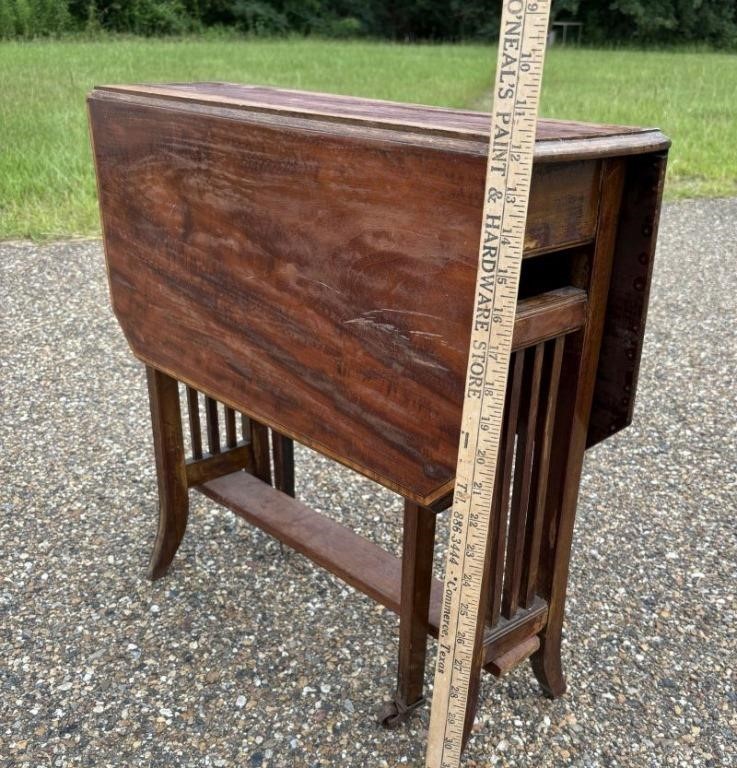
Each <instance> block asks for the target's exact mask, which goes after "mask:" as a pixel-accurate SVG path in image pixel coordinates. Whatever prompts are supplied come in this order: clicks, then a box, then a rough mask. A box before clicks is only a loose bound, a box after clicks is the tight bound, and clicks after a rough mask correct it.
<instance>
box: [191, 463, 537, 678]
mask: <svg viewBox="0 0 737 768" xmlns="http://www.w3.org/2000/svg"><path fill="white" fill-rule="evenodd" d="M197 490H199V491H200V492H201V493H203V494H205V495H206V496H208V497H209V498H211V499H213V501H216V502H218V503H219V504H222V505H223V506H224V507H227V508H228V509H230V510H231V511H232V512H234V513H235V514H236V515H238V516H239V517H242V518H244V519H245V520H247V521H248V522H249V523H251V524H252V525H255V526H256V527H258V528H260V529H261V530H263V531H265V532H266V533H268V534H270V535H271V536H274V537H275V538H276V539H278V540H279V541H282V542H284V543H285V544H286V545H287V546H289V547H291V548H292V549H294V550H296V551H297V552H300V553H301V554H303V555H305V556H306V557H308V558H309V559H310V560H312V561H313V562H315V563H316V564H317V565H319V566H321V567H323V568H326V569H327V570H329V571H331V572H332V573H334V574H335V575H336V576H338V577H339V578H341V579H342V580H343V581H345V582H346V583H347V584H350V585H351V586H352V587H355V588H356V589H358V590H360V591H361V592H363V593H364V594H366V595H368V596H369V597H371V598H372V599H373V600H375V601H377V602H379V603H381V604H382V605H384V606H385V607H386V608H388V609H389V610H391V611H394V613H399V610H400V595H401V577H402V561H401V559H400V558H398V557H395V556H394V555H392V554H390V553H389V552H387V551H386V550H385V549H382V548H381V547H379V546H378V545H376V544H374V543H373V542H371V541H369V540H368V539H365V538H363V537H362V536H359V535H358V534H356V533H354V532H353V531H351V530H350V529H349V528H346V527H345V526H344V525H341V524H340V523H338V522H336V521H335V520H332V519H330V518H329V517H326V516H325V515H322V514H320V513H319V512H315V511H314V510H313V509H310V508H309V507H308V506H306V505H305V504H303V503H302V502H300V501H298V500H296V499H293V498H291V497H290V496H287V495H286V494H284V493H282V492H281V491H278V490H276V489H275V488H274V487H272V486H271V485H269V484H267V483H265V482H263V481H262V480H259V479H258V478H257V477H254V476H253V475H251V474H249V473H248V472H233V473H231V474H229V475H224V476H223V477H219V478H217V479H215V480H210V481H209V482H206V483H203V484H202V485H200V486H197ZM442 589H443V585H442V582H441V581H439V580H438V579H433V585H432V593H431V598H430V614H429V624H430V626H429V632H430V634H432V635H433V636H437V630H438V623H439V619H440V605H441V595H442ZM546 618H547V604H546V603H545V601H544V600H541V599H540V598H539V597H538V598H535V600H534V601H533V603H532V604H531V606H530V607H529V608H522V609H520V610H518V611H517V613H516V614H515V615H514V616H513V617H512V618H511V619H506V618H503V617H502V618H500V619H499V620H498V621H497V622H496V624H495V625H494V626H493V627H492V626H489V625H488V624H487V626H486V630H485V634H484V664H485V666H486V668H487V669H488V670H489V671H490V672H493V673H495V674H497V675H499V674H503V672H504V671H506V667H505V665H504V663H503V662H502V663H495V662H497V660H498V659H500V657H505V656H507V657H509V656H514V654H515V649H518V648H520V647H522V648H524V646H525V644H526V643H528V641H529V640H530V638H532V637H534V636H535V635H536V634H537V632H539V631H540V629H541V628H542V627H543V626H544V625H545V621H546Z"/></svg>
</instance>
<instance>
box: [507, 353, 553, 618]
mask: <svg viewBox="0 0 737 768" xmlns="http://www.w3.org/2000/svg"><path fill="white" fill-rule="evenodd" d="M544 351H545V344H544V343H543V344H537V345H536V346H535V347H534V348H533V349H528V350H526V351H525V354H526V355H527V356H528V357H531V358H532V360H531V362H532V366H531V367H528V370H527V375H526V376H525V384H524V407H523V408H522V413H521V418H520V419H519V427H520V428H519V437H518V438H517V458H516V461H515V468H514V488H513V490H512V508H511V510H510V513H509V536H508V542H507V562H506V566H505V574H504V594H503V598H502V613H503V614H504V616H506V617H507V618H508V619H509V618H511V617H512V616H514V614H515V613H516V612H517V608H518V607H519V602H520V585H521V583H522V560H523V558H524V554H525V549H524V548H525V523H526V521H527V510H528V507H529V505H530V487H531V480H532V459H533V455H534V449H535V431H536V429H537V408H538V402H539V396H540V379H541V375H542V364H543V353H544Z"/></svg>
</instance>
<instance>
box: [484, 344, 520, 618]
mask: <svg viewBox="0 0 737 768" xmlns="http://www.w3.org/2000/svg"><path fill="white" fill-rule="evenodd" d="M510 367H511V369H512V370H511V372H510V375H509V385H508V386H507V398H506V399H507V402H506V406H505V413H506V418H505V420H504V429H503V434H502V440H501V443H500V450H499V458H500V467H499V468H498V471H497V476H496V483H495V487H494V500H493V502H492V503H493V505H494V508H493V511H492V516H491V520H492V523H494V527H493V529H491V546H490V547H489V551H490V553H491V557H490V561H489V562H490V564H489V568H490V570H491V574H490V579H489V609H488V614H487V616H488V620H489V623H490V624H491V625H492V626H493V625H494V624H496V622H497V620H498V619H499V615H500V613H501V604H502V579H503V577H504V552H505V549H506V540H507V512H508V509H509V491H510V486H511V477H512V462H513V460H514V444H515V436H516V434H517V418H518V415H519V403H520V397H521V393H522V380H523V377H524V367H525V353H524V351H520V352H515V353H514V355H513V356H512V361H511V363H510Z"/></svg>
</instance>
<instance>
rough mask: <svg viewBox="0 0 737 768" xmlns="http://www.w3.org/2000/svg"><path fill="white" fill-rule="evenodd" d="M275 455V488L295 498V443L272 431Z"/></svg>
mask: <svg viewBox="0 0 737 768" xmlns="http://www.w3.org/2000/svg"><path fill="white" fill-rule="evenodd" d="M271 442H272V444H273V454H274V487H275V488H278V489H279V490H280V491H282V492H283V493H286V494H287V496H291V497H292V498H294V441H293V440H292V439H291V438H290V437H285V436H284V435H281V434H279V433H278V432H275V431H274V430H273V429H272V430H271Z"/></svg>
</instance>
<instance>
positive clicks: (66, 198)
mask: <svg viewBox="0 0 737 768" xmlns="http://www.w3.org/2000/svg"><path fill="white" fill-rule="evenodd" d="M493 62H494V54H493V51H492V49H491V48H490V47H488V46H480V45H477V46H474V45H398V44H389V43H368V42H325V41H318V40H302V39H300V40H256V41H249V40H213V39H208V40H141V39H120V40H101V41H97V42H93V41H79V40H68V41H47V42H33V43H13V42H6V43H0V239H9V238H23V237H32V238H36V239H46V238H51V237H64V236H71V235H90V234H96V233H98V231H99V224H98V213H97V202H96V194H95V184H94V177H93V171H92V160H91V155H90V150H89V142H88V137H87V121H86V112H85V103H84V100H85V95H86V93H87V92H88V91H89V89H90V88H91V87H92V86H93V85H96V84H103V83H131V82H166V81H169V82H172V81H191V80H229V81H236V82H243V83H263V84H274V85H282V86H288V87H292V88H305V89H314V90H322V91H332V92H335V93H347V94H354V95H360V96H372V97H377V98H383V99H396V100H400V101H409V102H418V103H425V104H435V105H442V106H451V107H477V108H482V107H483V108H488V95H487V94H488V89H489V86H490V80H491V69H492V66H493ZM735 94H737V57H736V56H734V55H730V54H720V53H713V52H707V51H653V52H639V51H631V50H628V51H617V50H591V49H575V48H554V49H552V50H551V51H550V53H549V57H548V62H547V65H546V71H545V81H544V86H543V103H542V115H543V116H547V117H558V118H570V119H577V120H587V121H597V122H598V121H600V122H613V123H623V124H635V125H657V126H659V127H660V128H662V129H663V130H664V131H665V132H666V133H667V134H668V135H669V136H670V137H671V138H672V139H673V143H674V145H673V149H672V151H671V161H670V167H669V180H668V186H667V195H668V197H669V198H671V199H672V198H677V197H696V196H726V195H737V152H735V147H737V98H736V97H735Z"/></svg>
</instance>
